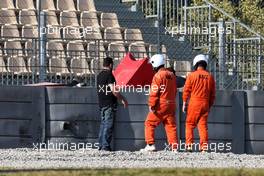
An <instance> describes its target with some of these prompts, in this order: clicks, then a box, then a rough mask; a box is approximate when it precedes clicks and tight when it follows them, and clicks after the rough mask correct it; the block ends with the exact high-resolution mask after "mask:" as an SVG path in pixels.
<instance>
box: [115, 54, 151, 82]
mask: <svg viewBox="0 0 264 176" xmlns="http://www.w3.org/2000/svg"><path fill="white" fill-rule="evenodd" d="M113 74H114V76H115V79H116V82H117V85H120V86H121V85H122V86H125V85H133V86H138V85H140V86H145V85H151V82H152V78H153V76H154V71H153V69H152V66H151V64H150V63H149V59H148V58H144V59H139V60H135V58H134V57H133V55H132V54H131V53H127V55H126V56H125V57H124V58H123V59H122V60H121V62H120V63H119V65H118V66H117V67H116V69H115V70H114V72H113Z"/></svg>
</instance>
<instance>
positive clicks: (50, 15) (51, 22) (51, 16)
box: [46, 11, 59, 26]
mask: <svg viewBox="0 0 264 176" xmlns="http://www.w3.org/2000/svg"><path fill="white" fill-rule="evenodd" d="M46 13H47V26H59V22H58V18H57V15H56V13H55V12H54V11H48V12H46Z"/></svg>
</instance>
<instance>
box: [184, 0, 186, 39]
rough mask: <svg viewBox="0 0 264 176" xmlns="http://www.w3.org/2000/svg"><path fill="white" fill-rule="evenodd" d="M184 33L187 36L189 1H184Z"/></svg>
mask: <svg viewBox="0 0 264 176" xmlns="http://www.w3.org/2000/svg"><path fill="white" fill-rule="evenodd" d="M184 33H185V34H187V0H184Z"/></svg>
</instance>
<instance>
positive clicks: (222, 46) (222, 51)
mask: <svg viewBox="0 0 264 176" xmlns="http://www.w3.org/2000/svg"><path fill="white" fill-rule="evenodd" d="M218 28H219V30H218V31H219V32H218V33H219V71H220V74H219V75H220V81H219V88H220V89H224V86H225V73H226V66H225V62H226V58H225V56H226V53H225V45H226V40H225V38H226V29H225V21H224V20H223V19H220V20H219V25H218Z"/></svg>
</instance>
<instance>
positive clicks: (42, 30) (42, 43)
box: [39, 11, 47, 82]
mask: <svg viewBox="0 0 264 176" xmlns="http://www.w3.org/2000/svg"><path fill="white" fill-rule="evenodd" d="M39 15H40V17H39V19H40V21H39V34H40V38H39V51H40V52H39V62H40V63H39V66H40V70H39V79H40V82H44V81H46V77H47V73H46V42H47V40H46V39H47V33H46V12H43V11H41V12H40V14H39Z"/></svg>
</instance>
